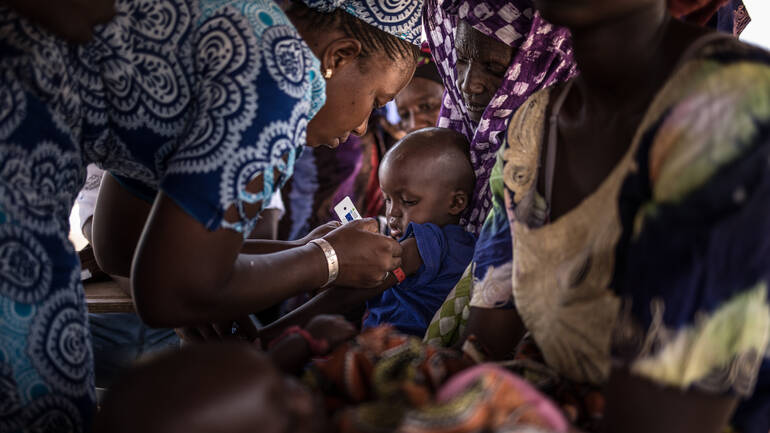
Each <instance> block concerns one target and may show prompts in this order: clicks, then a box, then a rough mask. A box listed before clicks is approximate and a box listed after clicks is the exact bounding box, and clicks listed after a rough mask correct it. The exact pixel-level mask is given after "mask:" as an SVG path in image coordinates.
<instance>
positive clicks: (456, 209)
mask: <svg viewBox="0 0 770 433" xmlns="http://www.w3.org/2000/svg"><path fill="white" fill-rule="evenodd" d="M468 201H469V200H468V193H466V192H465V191H463V190H461V189H456V190H454V191H453V192H452V203H451V204H450V205H449V214H450V215H460V214H461V213H462V212H463V211H464V210H465V208H467V207H468Z"/></svg>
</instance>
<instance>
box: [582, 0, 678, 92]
mask: <svg viewBox="0 0 770 433" xmlns="http://www.w3.org/2000/svg"><path fill="white" fill-rule="evenodd" d="M673 22H674V20H673V19H672V18H671V17H670V16H669V15H668V12H667V11H666V8H665V4H664V2H657V3H655V4H653V5H651V6H647V7H645V8H643V9H639V10H636V11H634V12H632V13H629V14H627V15H626V16H624V17H621V18H619V19H613V20H608V21H605V22H603V23H599V24H597V25H594V26H592V27H591V28H585V29H572V36H573V40H574V46H575V58H576V60H577V64H578V67H579V69H580V76H579V77H578V79H577V82H576V84H577V87H578V88H580V89H581V92H580V93H581V94H582V95H583V97H584V98H587V99H588V100H590V101H591V102H593V103H598V104H600V105H603V106H626V107H628V106H629V104H633V103H634V102H642V101H644V100H647V99H648V98H649V96H650V94H651V93H654V92H655V90H656V89H657V88H659V87H660V85H661V84H662V82H663V80H665V78H666V77H667V76H668V74H669V73H670V70H671V68H673V66H674V64H675V63H676V61H677V59H676V56H675V55H674V56H673V57H674V58H671V57H672V56H671V55H670V54H671V53H673V52H676V51H677V50H672V49H671V48H672V47H671V46H667V45H666V43H668V42H670V40H671V37H669V36H670V35H669V34H668V33H670V27H671V24H672V23H673ZM664 42H666V43H664ZM586 102H588V101H586ZM591 105H593V104H591Z"/></svg>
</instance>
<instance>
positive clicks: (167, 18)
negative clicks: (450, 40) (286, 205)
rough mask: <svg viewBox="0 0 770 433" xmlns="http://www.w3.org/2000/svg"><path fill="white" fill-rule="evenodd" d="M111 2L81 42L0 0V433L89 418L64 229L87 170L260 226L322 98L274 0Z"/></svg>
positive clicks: (87, 380) (87, 361)
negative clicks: (108, 14) (112, 10)
mask: <svg viewBox="0 0 770 433" xmlns="http://www.w3.org/2000/svg"><path fill="white" fill-rule="evenodd" d="M115 7H116V10H117V15H116V17H115V18H114V19H113V20H112V22H110V23H109V24H107V25H104V26H100V27H99V28H97V29H96V31H95V36H94V41H93V42H91V43H89V44H86V45H83V46H75V45H70V44H67V43H64V42H62V41H60V40H58V39H57V38H55V37H53V36H52V35H51V34H49V33H47V32H46V31H44V30H41V29H40V28H39V27H37V26H36V25H34V24H33V23H31V22H30V21H28V20H26V19H24V18H20V17H19V16H18V15H17V14H16V13H15V12H14V11H12V10H10V9H8V8H5V7H3V8H0V35H1V36H0V95H2V100H3V101H4V103H3V104H1V105H2V106H1V107H0V317H2V319H0V431H4V432H5V431H18V430H24V431H32V430H35V431H37V430H40V431H54V430H55V431H71V432H76V431H83V430H87V429H88V428H89V426H90V424H91V421H90V419H91V417H92V413H93V409H94V388H93V360H92V350H91V337H90V335H89V332H88V327H87V319H86V303H85V299H84V296H83V289H82V285H81V283H80V269H79V268H80V264H79V263H78V258H77V255H76V253H75V251H74V249H73V246H72V244H71V243H70V242H69V240H68V238H67V236H68V233H69V214H70V209H71V208H72V205H73V203H74V202H75V197H76V195H77V193H78V191H79V190H80V188H81V187H82V186H83V183H84V181H85V179H86V165H88V164H89V163H92V162H93V163H97V164H98V165H100V166H101V167H103V168H105V169H108V170H110V171H111V172H113V173H115V174H117V175H120V176H122V177H123V178H126V179H130V180H132V181H134V182H136V183H137V184H138V185H142V186H144V187H149V188H154V189H160V190H162V191H164V192H165V193H166V194H167V195H168V196H170V197H171V198H172V199H173V200H174V201H176V203H178V204H179V205H180V206H181V208H182V209H184V210H185V211H186V212H187V213H188V214H190V215H191V216H192V217H193V218H195V219H196V220H198V221H199V222H200V223H201V224H202V225H204V226H205V227H206V228H208V229H211V230H213V229H217V228H219V227H228V228H232V229H235V230H238V231H240V232H242V233H244V234H248V233H249V232H250V228H251V227H252V225H253V224H254V223H255V221H256V218H257V215H256V213H257V211H256V210H253V211H252V213H249V212H247V211H246V208H247V207H253V206H250V205H254V204H259V203H262V205H261V206H265V205H266V204H267V202H268V200H266V199H267V198H269V197H270V195H271V194H272V193H273V190H274V189H275V188H277V187H278V185H280V184H281V183H282V182H283V181H284V180H285V179H286V178H287V177H288V176H290V175H291V172H292V166H293V164H294V160H295V157H296V155H297V154H298V153H299V150H300V149H301V148H302V145H303V144H304V141H305V138H304V137H305V129H306V125H307V122H308V120H309V119H310V118H311V117H312V116H313V115H314V113H315V112H316V111H317V110H318V109H319V108H320V107H321V106H322V105H323V103H324V98H325V89H324V86H325V85H324V80H323V78H321V76H320V71H319V62H318V60H317V59H316V58H315V57H314V56H313V54H312V52H311V51H310V48H309V47H308V46H307V45H306V44H305V43H304V42H303V41H302V39H300V37H299V35H298V33H297V32H296V30H295V29H294V27H293V26H292V25H291V23H290V22H289V20H288V18H287V17H286V16H285V15H284V14H283V12H282V11H281V9H280V8H279V7H278V6H277V5H276V4H275V3H273V2H272V1H269V0H230V1H226V0H210V1H209V0H200V1H197V0H158V1H154V2H139V1H132V0H118V1H117V2H116V5H115ZM255 178H261V181H258V182H257V183H259V190H258V191H256V192H254V190H253V189H250V190H247V188H246V185H247V184H249V182H251V181H252V180H254V179H255ZM250 191H251V192H250ZM228 209H232V210H234V212H232V214H233V217H232V218H231V219H228V218H225V217H224V215H225V211H226V210H228Z"/></svg>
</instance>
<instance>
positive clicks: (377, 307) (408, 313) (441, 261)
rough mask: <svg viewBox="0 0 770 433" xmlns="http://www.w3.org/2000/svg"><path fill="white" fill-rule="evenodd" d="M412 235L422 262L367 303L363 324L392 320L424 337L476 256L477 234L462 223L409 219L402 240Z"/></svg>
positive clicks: (409, 331) (411, 332) (406, 331)
mask: <svg viewBox="0 0 770 433" xmlns="http://www.w3.org/2000/svg"><path fill="white" fill-rule="evenodd" d="M412 236H413V237H414V238H415V239H416V240H417V249H418V250H419V251H420V257H421V258H422V263H423V264H422V266H420V269H419V270H418V271H417V272H416V273H415V274H413V275H410V276H409V277H408V278H407V279H406V280H404V281H403V282H402V283H399V284H396V285H395V286H393V287H391V288H389V289H387V290H385V291H384V292H383V293H382V294H381V295H380V296H379V297H378V298H375V299H372V300H370V301H369V302H368V303H367V307H368V309H369V315H368V316H367V317H366V319H365V320H364V328H371V327H374V326H377V325H381V324H384V323H390V324H392V325H394V326H395V327H396V328H397V329H398V330H399V331H401V332H403V333H405V334H410V335H416V336H419V337H422V336H423V335H424V334H425V330H426V329H428V325H429V324H430V321H431V319H432V318H433V315H434V314H435V313H436V311H437V310H438V309H439V307H441V304H442V303H443V302H444V300H445V299H446V297H447V295H449V292H451V291H452V288H454V286H455V284H457V282H458V281H460V277H462V274H463V272H465V268H467V267H468V264H469V263H470V262H471V259H472V258H473V248H474V246H475V244H476V237H475V236H473V235H472V234H470V233H468V232H466V231H465V230H464V229H463V228H462V227H460V226H459V225H455V224H450V225H446V226H444V227H439V226H437V225H435V224H431V223H426V224H414V223H409V226H408V227H407V229H406V233H405V234H404V236H403V237H402V238H401V240H404V239H407V238H409V237H412Z"/></svg>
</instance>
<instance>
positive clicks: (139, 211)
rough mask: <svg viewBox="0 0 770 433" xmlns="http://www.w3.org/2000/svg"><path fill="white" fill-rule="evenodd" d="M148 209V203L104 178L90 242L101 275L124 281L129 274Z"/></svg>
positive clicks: (113, 180)
mask: <svg viewBox="0 0 770 433" xmlns="http://www.w3.org/2000/svg"><path fill="white" fill-rule="evenodd" d="M151 208H152V205H151V204H150V203H148V202H146V201H144V200H142V199H140V198H138V197H137V196H135V195H134V194H132V193H130V192H129V191H128V190H126V189H125V188H124V187H123V186H121V185H120V183H118V181H117V180H116V179H115V178H114V177H112V175H110V174H109V173H105V174H104V177H103V178H102V184H101V186H100V187H99V197H98V198H97V200H96V208H95V209H94V216H93V221H92V223H91V233H92V237H91V239H89V241H90V242H91V245H92V246H93V247H94V256H95V257H96V262H97V263H98V264H99V267H100V268H101V269H102V270H103V271H104V272H106V273H108V274H110V275H117V276H121V277H126V278H127V277H128V276H129V275H130V274H131V260H133V257H134V251H135V250H136V245H137V243H138V242H139V237H140V236H141V235H142V230H143V229H144V223H145V221H147V216H148V215H149V214H150V209H151Z"/></svg>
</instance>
